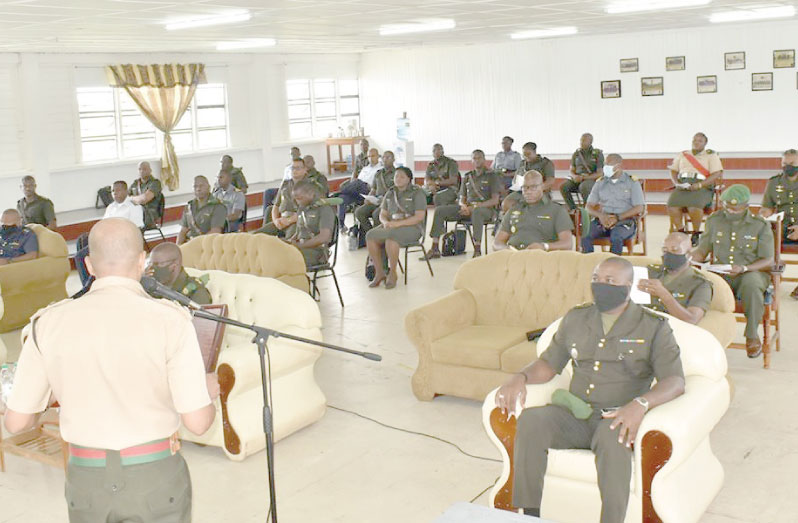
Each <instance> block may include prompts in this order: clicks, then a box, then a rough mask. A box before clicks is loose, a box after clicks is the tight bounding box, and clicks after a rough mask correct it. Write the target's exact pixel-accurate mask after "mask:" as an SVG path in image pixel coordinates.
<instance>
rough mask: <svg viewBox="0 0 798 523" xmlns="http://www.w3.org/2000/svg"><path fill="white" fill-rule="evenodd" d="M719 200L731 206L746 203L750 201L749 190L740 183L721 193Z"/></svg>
mask: <svg viewBox="0 0 798 523" xmlns="http://www.w3.org/2000/svg"><path fill="white" fill-rule="evenodd" d="M720 199H721V200H723V201H724V202H727V203H730V204H732V205H738V204H742V203H748V200H749V199H751V190H750V189H749V188H748V187H746V186H745V185H743V184H741V183H735V184H734V185H732V186H731V187H729V188H728V189H726V190H725V191H723V192H722V193H721V195H720Z"/></svg>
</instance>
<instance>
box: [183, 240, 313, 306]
mask: <svg viewBox="0 0 798 523" xmlns="http://www.w3.org/2000/svg"><path fill="white" fill-rule="evenodd" d="M180 250H181V251H182V253H183V265H185V266H186V267H194V268H196V269H217V270H221V271H225V272H231V273H236V274H252V275H255V276H266V277H269V278H276V279H278V280H280V281H282V282H283V283H285V284H287V285H290V286H292V287H295V288H297V289H299V290H301V291H305V292H308V291H309V289H310V287H309V283H308V278H307V275H306V274H305V259H304V258H303V257H302V253H301V252H299V249H297V248H296V247H293V246H291V245H288V244H287V243H285V242H284V241H282V240H280V239H279V238H276V237H274V236H269V235H267V234H250V233H243V232H242V233H232V234H206V235H203V236H198V237H197V238H194V239H192V240H191V241H189V242H187V243H185V244H183V245H181V246H180Z"/></svg>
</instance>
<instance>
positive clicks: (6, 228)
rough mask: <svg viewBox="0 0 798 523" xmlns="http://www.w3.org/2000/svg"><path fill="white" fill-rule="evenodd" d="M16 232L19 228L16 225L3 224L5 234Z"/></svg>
mask: <svg viewBox="0 0 798 523" xmlns="http://www.w3.org/2000/svg"><path fill="white" fill-rule="evenodd" d="M16 230H17V226H16V225H5V224H3V232H5V233H9V232H14V231H16Z"/></svg>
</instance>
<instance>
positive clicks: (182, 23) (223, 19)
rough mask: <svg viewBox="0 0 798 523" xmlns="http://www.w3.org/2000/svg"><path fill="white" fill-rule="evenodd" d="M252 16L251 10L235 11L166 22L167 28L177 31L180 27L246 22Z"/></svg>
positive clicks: (189, 27) (188, 27)
mask: <svg viewBox="0 0 798 523" xmlns="http://www.w3.org/2000/svg"><path fill="white" fill-rule="evenodd" d="M250 18H252V14H250V12H249V11H235V12H232V13H228V14H226V15H215V16H203V17H200V18H188V19H185V20H178V21H176V22H169V23H167V24H166V30H167V31H176V30H178V29H191V28H193V27H207V26H210V25H222V24H234V23H236V22H246V21H247V20H249V19H250Z"/></svg>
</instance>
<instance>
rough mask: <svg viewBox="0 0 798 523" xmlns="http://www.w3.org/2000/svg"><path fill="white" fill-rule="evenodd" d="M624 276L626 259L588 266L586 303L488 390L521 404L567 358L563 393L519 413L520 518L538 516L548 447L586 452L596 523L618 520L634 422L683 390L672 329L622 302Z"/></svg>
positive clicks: (516, 499)
mask: <svg viewBox="0 0 798 523" xmlns="http://www.w3.org/2000/svg"><path fill="white" fill-rule="evenodd" d="M632 280H633V270H632V264H631V263H629V262H628V261H627V260H625V259H623V258H620V257H614V258H609V259H607V260H604V261H603V262H602V263H601V264H600V265H599V266H598V267H596V269H595V270H594V272H593V282H592V283H591V287H592V290H593V298H594V301H595V303H590V304H585V305H580V306H577V307H575V308H573V309H571V310H570V311H568V313H566V315H565V317H564V318H563V319H562V322H561V323H560V326H559V329H557V333H556V334H555V335H554V338H553V339H552V341H551V344H550V345H549V347H548V348H547V349H546V350H545V352H543V354H541V355H540V358H539V359H538V360H536V361H535V362H534V363H533V364H532V365H530V366H528V367H527V368H525V369H524V370H523V371H521V372H520V373H518V374H516V375H515V376H513V377H512V378H511V379H510V380H509V381H508V382H507V383H505V384H504V385H503V386H502V387H501V388H500V389H499V390H498V392H497V394H496V404H497V406H498V407H499V408H501V409H502V411H503V412H507V411H509V412H512V411H514V410H515V408H516V403H517V402H518V401H519V400H520V402H521V404H522V405H523V404H524V402H525V400H526V385H527V384H536V383H546V382H548V381H550V380H551V379H552V378H553V377H554V376H555V374H559V373H560V372H562V370H563V369H564V368H565V366H566V365H567V364H568V363H569V362H573V377H572V378H571V384H570V390H569V391H565V390H563V389H560V390H558V391H556V392H555V393H554V394H553V395H552V404H550V405H546V406H543V407H534V408H528V409H524V410H523V411H522V412H521V413H520V415H519V416H518V429H517V432H516V438H515V456H514V459H515V461H514V467H515V480H514V487H513V505H515V506H516V507H521V508H523V509H524V513H526V514H531V515H535V516H540V505H541V500H542V496H543V489H544V475H545V473H546V465H547V454H548V449H550V448H556V449H591V450H592V451H593V452H594V453H595V455H596V472H597V476H598V487H599V492H600V494H601V522H602V523H622V522H623V521H624V517H625V514H626V507H627V505H628V503H629V483H630V481H631V476H632V467H631V462H632V449H631V445H632V443H633V442H634V440H635V437H636V436H637V430H638V429H639V427H640V423H641V422H642V421H643V417H644V416H645V414H646V412H648V411H649V410H650V409H653V408H655V407H657V406H659V405H661V404H663V403H666V402H668V401H670V400H672V399H674V398H676V397H677V396H680V395H681V394H683V393H684V373H683V371H682V363H681V359H680V356H679V346H678V345H677V344H676V340H675V338H674V336H673V331H672V330H671V327H670V325H668V322H667V320H666V319H665V318H664V317H662V316H659V315H657V314H656V313H654V312H651V311H648V310H647V309H644V308H643V307H641V306H639V305H637V304H634V303H632V302H631V301H630V300H629V292H630V290H631V285H632ZM654 378H656V380H657V384H656V385H654V387H651V383H652V381H653V379H654ZM572 501H573V502H574V503H578V500H576V499H575V500H572Z"/></svg>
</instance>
